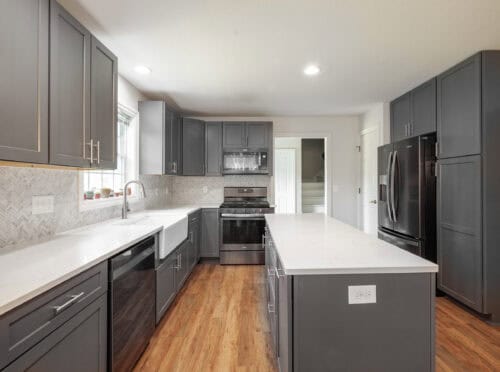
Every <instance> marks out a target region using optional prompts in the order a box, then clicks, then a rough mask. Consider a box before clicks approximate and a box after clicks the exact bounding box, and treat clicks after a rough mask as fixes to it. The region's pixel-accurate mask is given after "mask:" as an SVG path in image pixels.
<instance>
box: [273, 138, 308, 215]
mask: <svg viewBox="0 0 500 372" xmlns="http://www.w3.org/2000/svg"><path fill="white" fill-rule="evenodd" d="M274 148H275V149H294V150H295V178H296V181H295V194H296V195H295V210H296V212H297V213H302V139H301V138H297V137H275V138H274Z"/></svg>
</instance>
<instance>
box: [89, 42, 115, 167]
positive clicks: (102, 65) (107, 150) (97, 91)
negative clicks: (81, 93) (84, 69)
mask: <svg viewBox="0 0 500 372" xmlns="http://www.w3.org/2000/svg"><path fill="white" fill-rule="evenodd" d="M90 70H91V76H92V78H91V85H90V97H91V98H90V99H91V106H90V107H91V122H90V135H91V137H92V139H93V140H94V143H95V144H96V148H95V152H96V153H97V154H96V162H95V163H94V166H95V167H97V168H102V169H115V168H116V150H117V149H116V146H117V143H116V132H117V126H118V123H117V116H116V115H117V105H118V101H117V81H118V58H116V56H115V55H114V54H113V53H111V51H110V50H109V49H107V48H106V47H105V46H104V45H103V44H102V43H101V42H100V41H99V40H97V39H96V38H95V37H92V66H91V69H90Z"/></svg>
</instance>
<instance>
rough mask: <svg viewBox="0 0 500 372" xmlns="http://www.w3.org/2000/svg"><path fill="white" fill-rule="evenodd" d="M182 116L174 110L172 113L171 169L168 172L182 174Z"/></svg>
mask: <svg viewBox="0 0 500 372" xmlns="http://www.w3.org/2000/svg"><path fill="white" fill-rule="evenodd" d="M181 137H182V117H181V116H180V115H179V114H178V113H176V112H174V113H173V114H172V127H171V132H170V141H169V142H167V143H169V145H170V154H171V155H170V160H171V162H172V163H171V171H170V173H168V174H173V175H178V174H182V143H181Z"/></svg>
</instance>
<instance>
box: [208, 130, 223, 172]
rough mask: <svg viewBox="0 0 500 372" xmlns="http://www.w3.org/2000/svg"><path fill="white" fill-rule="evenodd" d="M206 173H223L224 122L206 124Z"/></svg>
mask: <svg viewBox="0 0 500 372" xmlns="http://www.w3.org/2000/svg"><path fill="white" fill-rule="evenodd" d="M205 136H206V137H205V139H206V146H205V175H206V176H221V175H222V123H221V122H213V123H206V124H205Z"/></svg>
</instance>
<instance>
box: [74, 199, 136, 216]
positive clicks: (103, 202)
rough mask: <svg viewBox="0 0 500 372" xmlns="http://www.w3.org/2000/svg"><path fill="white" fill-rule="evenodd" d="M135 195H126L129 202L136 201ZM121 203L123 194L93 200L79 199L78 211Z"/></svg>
mask: <svg viewBox="0 0 500 372" xmlns="http://www.w3.org/2000/svg"><path fill="white" fill-rule="evenodd" d="M138 200H139V198H138V197H137V196H128V197H127V201H128V202H130V203H133V202H136V201H138ZM122 204H123V196H119V197H116V198H115V197H113V198H103V199H93V200H80V208H79V209H80V212H84V211H90V210H93V209H101V208H108V207H114V206H118V205H120V206H121V205H122Z"/></svg>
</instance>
